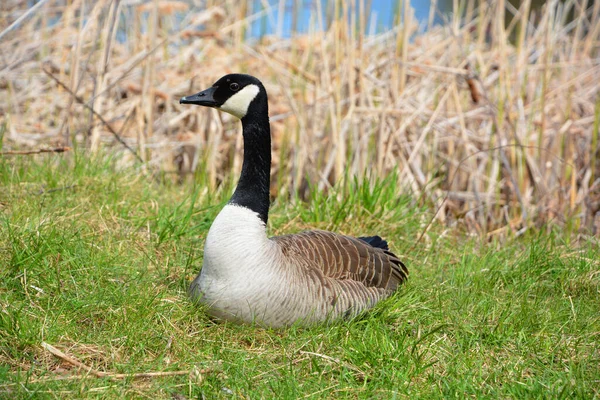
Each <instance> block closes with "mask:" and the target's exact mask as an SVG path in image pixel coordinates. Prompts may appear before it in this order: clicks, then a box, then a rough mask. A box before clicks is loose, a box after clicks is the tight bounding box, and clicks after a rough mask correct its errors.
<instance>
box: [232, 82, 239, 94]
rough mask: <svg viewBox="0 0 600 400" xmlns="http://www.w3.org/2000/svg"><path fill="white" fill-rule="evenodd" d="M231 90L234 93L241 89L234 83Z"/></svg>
mask: <svg viewBox="0 0 600 400" xmlns="http://www.w3.org/2000/svg"><path fill="white" fill-rule="evenodd" d="M229 89H231V90H232V91H233V92H237V91H238V90H239V89H240V85H238V84H237V83H235V82H233V83H232V84H231V85H229Z"/></svg>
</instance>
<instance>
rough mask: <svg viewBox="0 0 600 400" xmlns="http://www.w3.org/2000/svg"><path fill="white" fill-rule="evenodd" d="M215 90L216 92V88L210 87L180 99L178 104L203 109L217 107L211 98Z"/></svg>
mask: <svg viewBox="0 0 600 400" xmlns="http://www.w3.org/2000/svg"><path fill="white" fill-rule="evenodd" d="M215 90H217V88H215V87H210V88H208V89H206V90H203V91H201V92H200V93H196V94H194V95H191V96H185V97H182V98H181V100H179V104H197V105H199V106H205V107H217V106H218V105H219V104H218V103H217V102H216V100H215V99H214V97H213V95H214V93H215Z"/></svg>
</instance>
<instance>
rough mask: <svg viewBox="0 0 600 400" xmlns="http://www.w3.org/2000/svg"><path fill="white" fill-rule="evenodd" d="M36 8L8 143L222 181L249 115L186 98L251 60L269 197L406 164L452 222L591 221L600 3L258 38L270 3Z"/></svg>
mask: <svg viewBox="0 0 600 400" xmlns="http://www.w3.org/2000/svg"><path fill="white" fill-rule="evenodd" d="M40 3H41V4H39V6H36V8H35V9H30V11H29V15H27V17H26V18H23V19H22V21H20V22H18V23H15V21H17V19H18V17H19V16H21V15H23V13H24V12H26V11H25V10H26V8H27V4H28V3H27V2H26V1H18V0H13V1H7V2H2V6H0V54H2V56H1V57H0V132H3V133H4V134H3V140H2V143H3V148H4V150H11V151H12V150H20V149H23V148H32V147H39V146H46V147H48V146H54V147H58V146H73V145H74V143H75V144H77V146H78V147H82V146H83V147H86V148H89V149H90V151H92V152H96V151H98V150H99V149H101V148H107V147H110V148H111V149H112V151H115V152H124V157H126V158H127V159H130V160H131V162H132V163H137V162H142V163H144V164H145V165H146V166H147V167H148V168H149V169H152V170H162V171H173V170H178V171H179V172H185V171H197V170H198V169H199V168H201V169H202V173H206V182H207V184H209V185H211V186H213V187H214V186H216V185H219V183H220V182H221V181H223V179H225V177H226V176H228V174H230V173H234V174H235V173H237V171H238V170H239V168H240V165H241V138H240V135H239V134H238V131H239V124H238V123H237V122H236V121H233V120H232V119H231V118H229V117H228V116H226V115H222V114H219V113H217V112H215V111H212V110H206V109H203V108H200V107H189V106H180V105H179V104H178V99H179V98H180V97H181V96H184V95H188V94H191V93H194V92H196V91H199V90H201V89H203V88H206V87H207V86H209V85H210V84H211V83H212V82H213V81H215V80H216V79H217V78H219V77H220V76H221V75H223V74H224V73H228V72H246V73H250V74H252V75H255V76H257V77H259V78H260V79H261V80H262V81H263V82H264V83H265V85H266V87H267V90H268V91H269V95H270V107H271V109H270V111H271V113H270V114H271V121H272V128H273V137H274V149H275V152H274V166H273V176H274V178H275V179H274V183H273V191H274V193H276V194H280V195H283V194H286V193H298V194H300V195H301V196H302V195H304V194H305V191H306V190H307V189H306V188H307V182H310V183H311V184H318V186H317V187H319V188H320V189H322V190H326V189H327V188H328V187H329V186H330V185H331V184H333V183H334V182H336V181H338V180H340V179H342V178H343V177H344V176H347V175H346V174H350V175H359V176H367V175H366V174H365V173H368V175H369V176H374V175H377V176H385V175H387V174H389V173H390V172H391V171H394V170H397V172H398V175H397V176H398V185H401V186H402V187H404V188H405V190H406V191H410V192H411V193H412V195H413V196H414V197H415V198H419V199H422V201H424V202H426V203H427V204H430V205H432V206H433V207H434V208H437V207H440V208H439V211H438V212H437V214H436V215H437V217H438V218H439V219H440V220H442V221H444V222H446V223H451V222H453V221H456V220H460V221H464V222H465V223H466V225H467V226H468V227H469V228H471V229H473V230H474V231H477V232H479V233H487V234H494V233H506V232H509V231H513V232H518V231H519V230H521V229H523V228H526V227H528V226H531V225H532V224H538V225H539V224H544V223H547V222H550V221H552V222H554V223H559V224H561V225H563V224H564V225H567V226H569V227H571V228H575V229H585V230H587V231H594V229H596V230H595V231H596V232H598V226H599V225H600V160H599V158H600V147H599V143H598V136H599V133H598V130H599V124H600V62H599V60H600V52H599V48H600V42H599V36H600V2H598V1H595V2H592V4H591V5H590V6H589V7H587V8H586V7H585V5H586V4H587V3H586V2H585V1H584V2H582V3H581V4H580V3H579V2H565V3H558V2H556V1H550V2H548V3H547V4H546V5H545V6H544V7H543V8H542V10H541V12H538V13H537V15H533V13H532V12H530V4H531V2H530V0H525V1H523V2H522V4H521V6H520V8H519V9H518V10H514V9H512V8H511V6H510V5H509V4H505V2H504V1H502V0H498V1H492V2H481V6H480V7H476V6H475V5H476V3H480V2H475V1H467V2H464V5H465V8H464V13H463V14H464V15H463V18H458V16H455V17H454V18H450V20H449V22H448V23H447V24H445V25H443V26H433V27H430V28H429V29H428V30H427V31H426V32H425V33H418V32H417V23H416V21H415V20H414V19H413V18H412V17H411V15H412V14H411V12H410V11H407V12H405V13H403V17H402V18H398V19H399V20H398V23H397V25H396V26H395V27H394V28H393V29H392V30H390V31H388V32H386V33H383V34H379V35H375V36H365V35H361V34H358V33H359V32H365V27H366V25H367V23H368V21H367V20H366V16H365V13H364V12H357V11H359V10H363V8H364V4H363V3H364V2H363V1H362V0H355V1H351V0H348V1H341V2H335V3H336V4H337V7H340V9H339V10H337V11H339V12H337V13H335V15H350V18H343V17H342V18H339V19H334V20H333V21H329V22H327V23H326V22H324V21H321V18H320V17H319V16H318V15H315V17H314V19H313V21H312V22H313V23H314V24H315V25H316V26H325V25H326V27H325V30H324V32H319V30H318V29H315V30H314V33H311V34H302V35H296V36H294V37H293V38H291V39H289V38H280V37H274V36H265V37H262V38H261V39H260V40H246V37H247V28H248V25H249V23H250V21H252V20H254V19H256V18H261V17H263V16H265V17H266V18H267V19H269V18H271V19H272V18H273V14H272V9H270V8H266V9H264V10H262V11H259V12H258V14H252V13H251V10H250V8H251V7H250V6H249V5H248V4H245V5H242V6H240V5H239V4H240V2H234V1H230V0H228V1H224V2H220V1H219V2H217V1H207V3H208V6H207V7H206V8H205V9H196V8H194V7H192V6H191V2H181V1H149V2H143V4H139V3H136V4H131V5H129V4H130V3H129V2H125V1H121V2H118V1H108V0H100V1H97V2H82V1H78V0H72V1H41V2H40ZM249 3H250V2H249ZM264 3H266V2H264ZM315 3H316V4H315V7H319V1H317V2H315ZM459 3H461V4H462V3H463V2H459ZM582 4H583V6H582ZM507 13H508V14H509V15H510V16H511V17H510V18H507V20H508V21H509V23H508V24H505V23H504V22H505V14H507ZM569 13H571V15H572V16H573V18H574V20H572V21H571V20H570V19H569V18H568V17H567V15H568V14H569ZM178 16H179V17H178ZM182 17H183V20H181V18H182ZM178 18H179V19H178ZM13 23H14V26H13V27H11V26H10V25H11V24H13ZM350 24H352V26H355V27H357V28H356V29H350ZM123 37H124V38H125V40H123ZM119 142H121V143H119ZM128 148H129V150H128ZM136 159H138V161H136Z"/></svg>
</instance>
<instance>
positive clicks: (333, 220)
mask: <svg viewBox="0 0 600 400" xmlns="http://www.w3.org/2000/svg"><path fill="white" fill-rule="evenodd" d="M118 165H119V163H118V160H111V159H108V158H98V159H89V158H86V157H84V156H82V155H80V154H77V153H75V154H69V155H47V156H39V157H38V156H36V158H34V157H29V158H25V157H22V158H0V266H1V267H0V307H1V309H0V397H5V398H30V397H33V398H115V397H118V396H122V397H131V398H173V399H184V398H203V396H204V397H205V398H273V397H278V398H303V397H307V398H311V397H312V398H333V397H336V398H367V397H374V398H385V399H387V398H395V397H399V398H404V397H420V398H436V397H464V396H465V395H468V396H472V397H490V398H497V397H502V398H507V397H512V398H533V397H535V398H593V397H596V398H597V397H599V396H600V380H599V379H600V378H599V377H600V344H599V343H600V341H599V338H598V336H599V335H600V314H599V313H598V310H599V309H600V273H598V270H599V262H598V260H599V259H600V252H599V250H598V245H597V243H595V244H594V243H592V242H586V241H585V240H582V239H579V240H578V241H577V242H576V243H575V242H569V237H567V236H566V235H564V234H561V233H559V232H550V233H548V232H544V233H543V234H542V233H539V234H538V233H532V232H530V233H528V234H525V235H523V236H521V237H518V238H512V239H509V240H508V241H506V242H505V243H502V244H501V243H496V242H484V241H482V240H481V239H479V238H469V237H466V236H461V235H460V234H456V232H453V234H452V235H448V234H447V233H446V232H445V231H444V230H443V229H442V227H439V226H434V227H433V229H431V230H430V231H429V232H428V233H427V235H426V236H425V237H424V239H423V241H422V242H420V243H419V244H417V245H416V247H414V248H413V245H414V244H415V242H416V239H417V237H418V236H419V234H420V232H421V231H422V229H423V227H424V225H425V224H426V222H427V220H428V218H429V217H430V214H429V212H426V211H425V210H423V209H421V208H419V207H417V205H416V203H415V202H414V201H412V200H411V199H410V198H408V197H404V196H402V195H401V194H399V193H398V190H397V188H396V186H395V185H390V184H386V182H385V181H384V182H381V183H380V184H378V185H376V188H375V189H368V188H366V187H364V186H363V187H358V188H356V187H355V188H352V187H348V188H346V189H344V188H341V187H338V189H337V190H338V192H344V191H345V192H346V196H344V197H346V198H348V201H347V202H345V203H342V202H339V201H338V200H336V199H335V197H319V196H318V195H314V196H315V197H314V198H313V199H311V200H310V201H309V202H308V203H302V202H290V201H286V200H284V199H280V200H277V201H276V202H275V204H274V205H273V208H272V217H271V219H270V231H271V232H272V233H274V234H278V233H283V232H293V231H298V230H301V229H304V228H307V227H319V228H325V229H335V230H337V231H341V232H344V233H347V234H352V235H361V234H374V233H377V234H381V235H382V236H385V237H386V238H387V239H388V240H390V242H391V244H392V247H393V249H394V250H395V251H396V252H397V253H398V255H400V256H401V258H402V259H404V260H405V261H406V263H407V265H408V267H409V269H410V272H411V277H410V280H409V282H408V284H407V285H406V286H404V287H403V288H402V289H401V290H400V291H399V292H398V293H397V295H395V296H393V297H392V298H391V299H389V300H388V301H385V302H384V303H383V304H381V305H379V306H378V307H377V308H376V309H375V310H373V311H372V312H370V313H368V314H366V315H364V316H362V317H360V318H357V319H355V320H352V321H349V322H342V323H338V324H335V325H331V326H317V327H313V328H307V329H305V328H302V329H301V328H292V329H286V330H269V329H262V328H258V327H252V326H237V325H233V324H229V323H215V322H213V321H211V320H210V319H209V318H207V316H206V315H205V313H204V312H203V311H202V310H201V309H199V308H197V307H195V306H193V305H192V304H190V302H189V301H188V300H187V298H186V295H185V291H186V286H187V284H188V282H189V281H190V280H191V278H192V277H193V276H194V274H195V273H197V272H198V270H199V268H200V266H201V263H202V243H203V238H204V236H205V234H206V232H207V229H208V227H209V226H210V223H211V221H212V219H213V218H214V217H215V215H216V214H217V212H218V211H219V209H220V206H221V205H222V204H223V201H224V200H225V199H226V194H227V191H226V190H223V192H217V193H210V192H208V191H206V190H205V189H203V188H204V187H205V186H204V185H202V184H197V185H193V184H191V183H188V184H185V185H172V184H169V183H168V182H166V183H165V182H163V183H158V182H157V180H156V179H152V178H149V177H147V176H145V175H144V174H143V173H141V172H135V171H133V170H132V169H126V170H120V169H119V167H118ZM316 193H318V192H316ZM335 194H336V192H335V190H334V191H331V192H330V196H335ZM350 194H351V195H350ZM590 240H591V239H590ZM42 342H46V343H49V344H51V345H53V346H55V347H57V348H59V349H60V350H62V351H63V352H64V353H66V354H67V355H69V356H70V357H72V358H75V359H77V360H79V361H80V362H82V363H84V364H86V365H88V366H90V367H92V368H93V369H94V370H95V371H102V372H108V373H110V374H116V373H122V374H133V373H140V372H160V371H163V372H164V371H189V373H187V372H183V375H175V376H159V377H151V378H143V379H135V378H133V377H131V376H130V377H124V378H117V377H104V378H98V377H96V376H94V375H93V374H92V373H86V372H85V371H83V370H79V371H78V370H77V368H75V367H74V366H73V365H72V364H71V363H69V362H66V361H65V360H63V359H61V358H58V357H55V356H54V355H52V354H51V353H50V352H49V351H47V350H45V349H44V348H43V347H42ZM74 376H75V377H74Z"/></svg>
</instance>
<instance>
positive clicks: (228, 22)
mask: <svg viewBox="0 0 600 400" xmlns="http://www.w3.org/2000/svg"><path fill="white" fill-rule="evenodd" d="M88 3H90V4H88ZM263 3H264V4H263V7H264V8H260V9H254V8H253V7H251V6H250V5H249V4H250V3H248V4H246V5H245V6H242V7H239V6H236V5H239V4H245V3H240V2H233V1H224V2H216V1H207V2H206V4H205V5H204V6H203V7H202V8H198V7H196V6H193V5H192V3H191V2H177V1H151V2H145V3H140V4H137V3H136V4H129V3H128V2H111V1H98V2H80V1H65V2H63V1H40V2H38V5H37V6H35V7H32V8H29V11H26V10H27V7H28V6H30V4H29V3H27V2H25V1H8V2H3V3H2V5H1V6H0V54H1V57H0V62H1V64H0V152H1V155H0V398H2V397H5V398H11V399H13V398H107V399H112V398H118V397H127V398H161V399H162V398H174V399H186V398H274V397H277V398H382V399H387V398H406V397H411V398H413V397H415V398H440V397H459V398H462V397H466V396H469V397H478V398H479V397H489V398H598V397H600V378H599V377H600V337H599V336H600V314H599V313H598V310H600V261H599V260H600V246H599V240H598V235H599V233H600V162H598V160H599V159H600V147H599V142H598V138H599V136H600V134H599V127H600V95H599V94H600V84H599V83H598V82H600V61H599V60H600V51H599V50H600V42H599V37H600V2H597V1H596V2H592V3H591V4H588V2H585V1H584V2H575V1H566V2H564V3H559V2H555V1H552V2H549V3H548V4H546V5H544V6H543V7H542V8H541V9H536V10H533V9H532V6H531V2H530V1H524V2H522V3H521V4H520V6H519V8H518V9H515V8H514V7H512V6H511V5H510V4H509V3H505V2H504V1H494V2H486V3H485V4H483V5H481V6H479V4H478V2H475V1H466V2H461V1H457V2H455V10H460V12H456V13H454V14H452V15H450V16H449V17H448V20H447V22H446V23H444V24H442V25H436V26H429V29H428V30H426V31H425V32H421V31H420V30H419V29H418V25H417V22H416V21H415V20H414V18H413V17H412V14H411V11H410V8H406V9H404V7H405V5H404V3H402V2H401V3H400V6H399V7H398V9H397V10H396V11H395V12H396V15H395V18H396V25H395V26H394V27H393V28H391V29H389V30H386V31H384V32H375V33H373V34H369V35H365V34H362V32H368V31H370V28H369V26H371V25H370V21H371V19H370V17H369V16H368V15H367V13H366V12H362V11H361V10H363V11H364V7H365V4H364V3H363V2H362V1H338V2H331V6H327V7H326V9H327V13H325V15H320V14H318V13H317V14H315V16H314V18H313V19H311V23H312V24H313V25H314V27H313V30H311V31H309V32H302V33H300V32H299V33H297V34H295V35H292V37H291V38H287V37H280V36H277V35H274V34H268V35H262V36H259V37H254V36H252V35H251V34H250V26H251V25H250V23H251V21H253V20H264V21H265V23H267V24H273V25H275V26H279V25H278V24H279V21H277V20H274V18H275V17H274V14H273V9H274V8H276V7H277V6H278V5H277V4H276V5H275V6H272V7H266V4H267V3H266V2H263ZM283 3H284V2H279V6H281V4H283ZM293 3H296V2H293ZM315 3H317V4H320V2H318V1H317V2H315ZM261 4H262V3H261ZM317 7H318V8H320V6H317ZM357 11H361V12H357ZM403 11H404V12H403ZM24 12H27V15H26V17H27V18H23V19H22V20H18V16H19V15H23V13H24ZM292 12H296V11H294V10H292ZM182 15H183V17H182ZM430 22H431V21H430ZM11 24H14V25H11ZM318 27H322V28H323V31H322V32H320V31H319V29H318ZM199 28H201V29H199ZM234 71H240V72H246V73H251V74H254V75H257V76H259V77H260V78H261V80H263V82H264V83H265V85H266V87H267V90H268V91H269V98H270V111H271V112H270V115H271V123H272V132H273V141H274V143H273V150H274V162H273V170H272V187H271V194H272V199H273V203H272V207H271V214H270V218H269V232H270V233H271V234H273V235H277V234H282V233H290V232H297V231H300V230H303V229H310V228H320V229H327V230H333V231H337V232H342V233H345V234H349V235H354V236H358V235H369V234H379V235H381V236H383V237H385V238H386V239H388V241H389V242H390V244H391V247H392V249H393V250H394V252H395V253H396V254H398V256H399V257H400V258H401V259H402V260H404V261H405V263H406V264H407V266H408V268H409V271H410V274H411V275H410V279H409V281H408V283H407V284H406V285H405V286H403V287H402V288H401V289H400V290H399V291H398V293H397V294H396V295H394V296H393V297H392V298H390V299H389V300H386V301H385V302H383V303H381V304H380V305H378V306H377V307H376V308H375V309H374V310H373V311H372V312H369V313H367V314H365V315H362V316H359V317H358V318H355V319H353V320H351V321H343V322H339V323H336V324H331V325H327V326H315V327H310V328H300V327H292V328H290V329H281V330H270V329H264V328H260V327H255V326H238V325H234V324H230V323H222V322H217V321H213V320H211V319H210V318H208V317H207V315H206V314H205V313H204V312H203V310H202V309H201V308H200V307H198V306H195V305H193V304H191V303H190V302H189V300H188V299H187V296H186V290H187V285H188V284H189V282H190V280H191V279H192V278H193V277H194V276H195V275H196V274H197V273H198V271H199V269H200V267H201V265H202V258H203V253H202V246H203V241H204V238H205V236H206V233H207V231H208V228H209V226H210V224H211V222H212V220H213V219H214V217H215V216H216V215H217V213H218V212H219V210H220V208H221V207H222V206H223V205H224V204H225V202H226V201H227V199H228V197H229V195H230V194H231V191H232V189H233V187H234V185H235V183H236V179H237V175H238V173H239V170H240V167H241V156H242V149H241V136H240V135H239V122H237V121H234V120H233V119H231V118H229V117H228V116H225V115H221V114H218V113H217V112H215V111H213V110H205V109H201V108H200V107H190V106H187V107H184V106H181V105H179V104H178V103H177V100H178V99H179V98H180V97H181V96H184V95H189V94H192V93H195V92H196V91H199V90H200V89H204V88H206V87H208V86H210V84H211V83H212V82H213V81H214V80H216V79H217V78H219V77H220V76H221V75H222V74H223V73H225V72H234ZM38 153H41V154H38Z"/></svg>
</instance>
